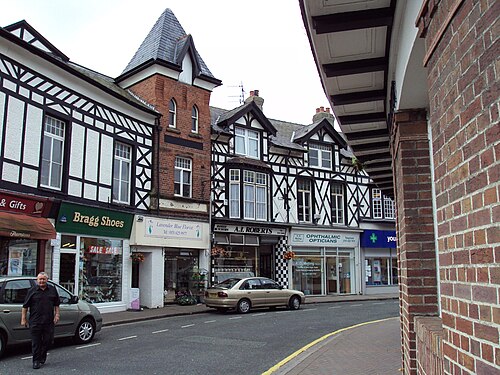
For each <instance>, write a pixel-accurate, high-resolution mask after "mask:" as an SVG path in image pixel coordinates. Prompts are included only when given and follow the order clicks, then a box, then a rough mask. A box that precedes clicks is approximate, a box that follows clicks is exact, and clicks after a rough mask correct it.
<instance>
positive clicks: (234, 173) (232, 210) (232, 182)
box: [229, 169, 241, 218]
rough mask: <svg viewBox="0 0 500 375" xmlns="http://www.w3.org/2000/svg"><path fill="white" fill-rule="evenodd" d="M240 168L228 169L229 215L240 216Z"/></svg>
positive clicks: (231, 216)
mask: <svg viewBox="0 0 500 375" xmlns="http://www.w3.org/2000/svg"><path fill="white" fill-rule="evenodd" d="M240 215H241V213H240V170H239V169H230V170H229V217H230V218H240Z"/></svg>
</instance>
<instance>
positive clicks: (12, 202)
mask: <svg viewBox="0 0 500 375" xmlns="http://www.w3.org/2000/svg"><path fill="white" fill-rule="evenodd" d="M50 206H51V203H50V201H49V200H48V199H43V198H40V199H32V198H27V197H24V196H17V195H12V194H7V193H3V192H2V193H0V211H7V212H13V213H18V214H25V215H30V216H44V217H47V216H48V214H49V211H50Z"/></svg>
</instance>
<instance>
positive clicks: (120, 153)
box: [113, 142, 132, 204]
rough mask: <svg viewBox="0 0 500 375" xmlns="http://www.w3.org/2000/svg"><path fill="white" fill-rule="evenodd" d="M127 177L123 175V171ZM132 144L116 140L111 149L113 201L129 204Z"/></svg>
mask: <svg viewBox="0 0 500 375" xmlns="http://www.w3.org/2000/svg"><path fill="white" fill-rule="evenodd" d="M125 171H126V173H127V175H128V178H127V177H126V176H124V175H125V173H124V172H125ZM131 185H132V146H130V145H127V144H125V143H121V142H116V143H115V146H114V151H113V202H117V203H122V204H130V192H131Z"/></svg>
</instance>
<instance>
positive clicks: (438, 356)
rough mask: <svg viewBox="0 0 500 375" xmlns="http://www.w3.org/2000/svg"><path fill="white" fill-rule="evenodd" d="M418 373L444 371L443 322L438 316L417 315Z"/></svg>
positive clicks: (432, 373)
mask: <svg viewBox="0 0 500 375" xmlns="http://www.w3.org/2000/svg"><path fill="white" fill-rule="evenodd" d="M415 335H416V337H417V373H418V374H420V375H435V374H442V373H443V341H442V338H443V324H442V321H441V319H440V318H438V317H416V318H415Z"/></svg>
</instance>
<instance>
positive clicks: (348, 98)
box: [330, 90, 386, 105]
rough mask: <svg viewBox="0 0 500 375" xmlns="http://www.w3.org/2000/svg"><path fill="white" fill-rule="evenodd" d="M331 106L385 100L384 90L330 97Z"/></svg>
mask: <svg viewBox="0 0 500 375" xmlns="http://www.w3.org/2000/svg"><path fill="white" fill-rule="evenodd" d="M330 98H331V99H332V102H333V105H346V104H356V103H365V102H374V101H377V100H385V98H386V92H385V90H372V91H361V92H353V93H349V94H339V95H332V96H330Z"/></svg>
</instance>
